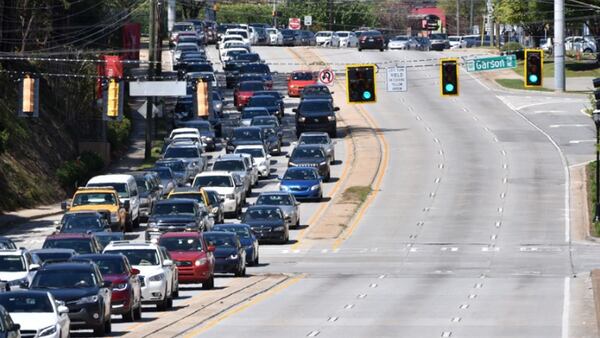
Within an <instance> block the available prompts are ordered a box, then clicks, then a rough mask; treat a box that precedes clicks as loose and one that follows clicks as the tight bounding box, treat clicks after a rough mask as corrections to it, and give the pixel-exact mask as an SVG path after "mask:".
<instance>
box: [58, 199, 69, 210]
mask: <svg viewBox="0 0 600 338" xmlns="http://www.w3.org/2000/svg"><path fill="white" fill-rule="evenodd" d="M68 207H69V204H68V203H67V201H62V202H60V208H61V209H62V210H67V208H68Z"/></svg>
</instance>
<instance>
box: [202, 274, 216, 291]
mask: <svg viewBox="0 0 600 338" xmlns="http://www.w3.org/2000/svg"><path fill="white" fill-rule="evenodd" d="M214 287H215V276H210V279H209V280H207V281H206V282H204V283H202V290H210V289H212V288H214Z"/></svg>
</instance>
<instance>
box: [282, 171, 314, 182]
mask: <svg viewBox="0 0 600 338" xmlns="http://www.w3.org/2000/svg"><path fill="white" fill-rule="evenodd" d="M317 178H318V176H317V173H316V171H314V170H288V171H286V172H285V174H284V175H283V179H284V180H316V179H317Z"/></svg>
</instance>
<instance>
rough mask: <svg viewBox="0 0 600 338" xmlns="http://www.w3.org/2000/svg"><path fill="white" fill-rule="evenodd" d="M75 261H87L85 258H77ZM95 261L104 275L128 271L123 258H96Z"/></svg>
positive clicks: (120, 273)
mask: <svg viewBox="0 0 600 338" xmlns="http://www.w3.org/2000/svg"><path fill="white" fill-rule="evenodd" d="M75 261H85V260H84V259H75ZM94 263H96V265H98V268H99V269H100V272H101V273H102V276H105V275H122V274H125V272H126V271H127V270H126V268H125V264H124V263H123V260H122V259H114V258H113V259H96V260H94Z"/></svg>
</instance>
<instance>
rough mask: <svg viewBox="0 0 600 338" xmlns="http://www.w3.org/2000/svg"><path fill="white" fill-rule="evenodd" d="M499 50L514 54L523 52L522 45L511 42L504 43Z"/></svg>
mask: <svg viewBox="0 0 600 338" xmlns="http://www.w3.org/2000/svg"><path fill="white" fill-rule="evenodd" d="M500 50H501V51H503V52H516V51H520V50H523V45H522V44H520V43H518V42H514V41H511V42H507V43H505V44H504V46H502V47H500Z"/></svg>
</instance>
